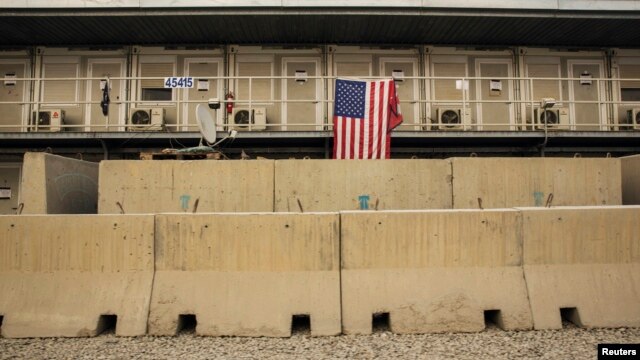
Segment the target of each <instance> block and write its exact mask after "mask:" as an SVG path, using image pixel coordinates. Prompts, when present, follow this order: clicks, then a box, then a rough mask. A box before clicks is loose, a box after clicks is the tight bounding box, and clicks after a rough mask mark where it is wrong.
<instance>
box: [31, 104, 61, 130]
mask: <svg viewBox="0 0 640 360" xmlns="http://www.w3.org/2000/svg"><path fill="white" fill-rule="evenodd" d="M64 117H65V111H64V110H62V109H53V110H40V111H33V112H32V113H31V123H30V124H29V125H30V126H29V131H51V132H57V131H62V130H64V128H63V127H62V126H61V125H64Z"/></svg>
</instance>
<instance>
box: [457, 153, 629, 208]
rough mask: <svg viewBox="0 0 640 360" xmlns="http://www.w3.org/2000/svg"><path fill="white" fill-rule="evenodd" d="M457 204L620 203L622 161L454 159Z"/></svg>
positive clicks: (470, 206)
mask: <svg viewBox="0 0 640 360" xmlns="http://www.w3.org/2000/svg"><path fill="white" fill-rule="evenodd" d="M452 162H453V207H454V208H456V209H477V208H479V207H482V208H485V209H489V208H505V207H517V206H545V205H546V203H547V201H548V200H549V199H550V196H551V195H552V198H551V205H553V206H589V205H621V204H622V185H621V175H620V171H621V167H620V160H619V159H582V158H579V159H559V158H454V159H452Z"/></svg>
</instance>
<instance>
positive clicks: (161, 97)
mask: <svg viewBox="0 0 640 360" xmlns="http://www.w3.org/2000/svg"><path fill="white" fill-rule="evenodd" d="M170 76H174V64H173V63H169V62H166V63H165V62H163V63H153V62H142V63H141V64H140V77H142V78H143V79H142V80H141V81H140V100H142V101H171V100H173V89H169V88H165V87H164V79H160V78H165V77H170ZM149 77H154V78H158V79H144V78H149Z"/></svg>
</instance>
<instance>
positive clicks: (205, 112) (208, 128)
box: [196, 104, 216, 144]
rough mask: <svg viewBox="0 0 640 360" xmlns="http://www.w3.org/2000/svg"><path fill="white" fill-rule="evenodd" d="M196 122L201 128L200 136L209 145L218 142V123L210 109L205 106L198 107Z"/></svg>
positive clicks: (199, 105)
mask: <svg viewBox="0 0 640 360" xmlns="http://www.w3.org/2000/svg"><path fill="white" fill-rule="evenodd" d="M196 120H197V121H198V127H199V128H200V134H202V137H203V138H204V139H205V140H207V142H208V143H210V144H213V143H215V142H216V123H215V121H214V120H213V118H212V117H211V113H209V108H208V107H207V106H205V105H203V104H198V106H196Z"/></svg>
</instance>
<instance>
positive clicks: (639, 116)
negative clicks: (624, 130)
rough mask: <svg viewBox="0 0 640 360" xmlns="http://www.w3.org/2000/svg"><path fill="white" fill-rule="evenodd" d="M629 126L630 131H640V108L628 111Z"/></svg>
mask: <svg viewBox="0 0 640 360" xmlns="http://www.w3.org/2000/svg"><path fill="white" fill-rule="evenodd" d="M627 124H629V125H630V126H629V129H634V130H640V108H633V109H631V110H627Z"/></svg>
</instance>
